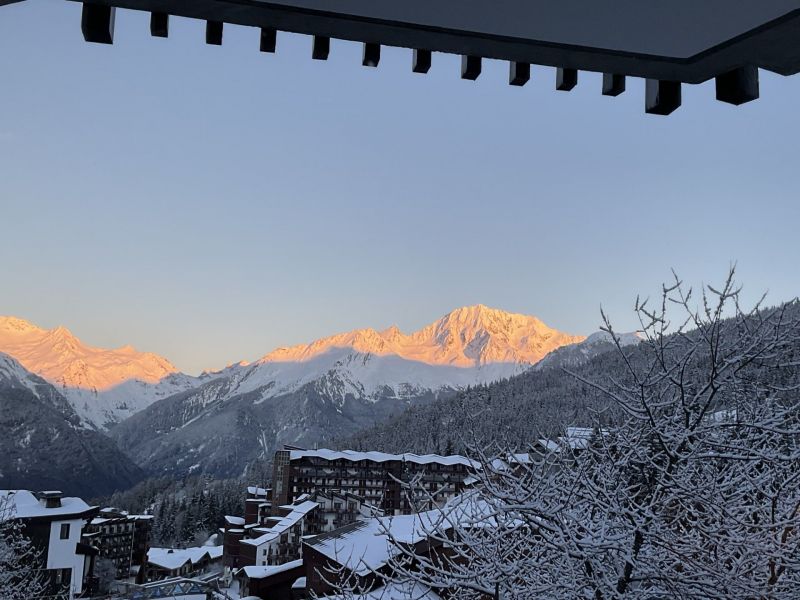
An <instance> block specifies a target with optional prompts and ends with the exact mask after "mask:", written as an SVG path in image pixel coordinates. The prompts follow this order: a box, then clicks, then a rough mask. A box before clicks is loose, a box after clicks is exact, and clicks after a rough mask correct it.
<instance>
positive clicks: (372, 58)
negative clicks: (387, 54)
mask: <svg viewBox="0 0 800 600" xmlns="http://www.w3.org/2000/svg"><path fill="white" fill-rule="evenodd" d="M380 62H381V45H380V44H373V43H371V42H367V43H365V44H364V55H363V57H362V59H361V64H362V65H364V66H365V67H377V66H378V63H380Z"/></svg>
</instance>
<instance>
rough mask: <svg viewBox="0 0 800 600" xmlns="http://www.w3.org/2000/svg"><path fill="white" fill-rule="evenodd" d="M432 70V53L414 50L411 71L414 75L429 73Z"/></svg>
mask: <svg viewBox="0 0 800 600" xmlns="http://www.w3.org/2000/svg"><path fill="white" fill-rule="evenodd" d="M430 69H431V51H430V50H420V49H415V50H414V56H413V58H412V59H411V70H412V71H413V72H414V73H427V72H428V71H430Z"/></svg>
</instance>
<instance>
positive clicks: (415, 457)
mask: <svg viewBox="0 0 800 600" xmlns="http://www.w3.org/2000/svg"><path fill="white" fill-rule="evenodd" d="M302 458H322V459H324V460H349V461H353V462H357V461H361V460H369V461H372V462H377V463H383V462H389V461H403V462H410V463H414V464H418V465H429V464H439V465H465V466H468V467H474V466H477V463H476V462H475V461H472V460H470V459H468V458H466V457H464V456H458V455H454V456H440V455H438V454H421V455H420V454H412V453H410V452H406V453H404V454H387V453H386V452H356V451H354V450H328V449H327V448H321V449H319V450H290V452H289V459H290V460H300V459H302Z"/></svg>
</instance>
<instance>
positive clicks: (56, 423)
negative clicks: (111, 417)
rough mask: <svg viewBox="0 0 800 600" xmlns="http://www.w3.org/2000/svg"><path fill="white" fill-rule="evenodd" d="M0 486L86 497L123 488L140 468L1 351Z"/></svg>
mask: <svg viewBox="0 0 800 600" xmlns="http://www.w3.org/2000/svg"><path fill="white" fill-rule="evenodd" d="M0 432H2V435H0V488H5V489H17V488H21V489H34V490H37V489H59V490H62V491H64V492H66V493H68V494H79V495H85V496H86V497H91V496H96V495H100V494H108V493H110V492H113V491H114V490H117V489H127V488H128V487H130V486H131V485H133V484H135V483H136V482H137V481H139V480H140V479H141V478H142V477H143V472H142V471H141V469H139V468H138V467H137V466H136V465H135V464H134V463H133V462H131V460H130V459H129V458H127V457H126V456H125V455H124V454H122V453H121V452H120V451H119V449H118V448H117V447H116V445H115V444H114V442H113V441H112V440H110V439H109V438H108V437H106V436H104V435H103V434H101V433H99V432H97V431H94V430H92V429H87V428H85V427H84V426H82V424H81V420H80V419H79V417H78V415H77V414H76V413H75V411H74V410H73V408H72V406H71V405H70V404H69V402H67V400H66V398H64V397H63V396H62V395H61V394H60V393H59V392H58V391H57V390H56V389H55V388H54V387H53V386H52V385H50V384H49V383H47V382H46V381H45V380H44V379H42V378H40V377H38V376H37V375H34V374H32V373H30V372H28V371H27V370H26V369H24V368H23V367H22V365H20V364H19V363H18V362H17V361H15V360H14V359H13V358H11V357H10V356H8V355H6V354H2V353H0Z"/></svg>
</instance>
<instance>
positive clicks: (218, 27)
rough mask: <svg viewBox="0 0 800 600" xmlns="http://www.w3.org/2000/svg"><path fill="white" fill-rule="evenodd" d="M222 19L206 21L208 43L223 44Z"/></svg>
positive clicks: (213, 44)
mask: <svg viewBox="0 0 800 600" xmlns="http://www.w3.org/2000/svg"><path fill="white" fill-rule="evenodd" d="M222 28H223V23H222V21H206V44H211V45H212V46H221V45H222Z"/></svg>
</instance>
